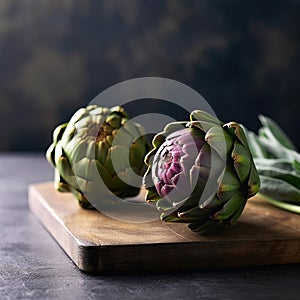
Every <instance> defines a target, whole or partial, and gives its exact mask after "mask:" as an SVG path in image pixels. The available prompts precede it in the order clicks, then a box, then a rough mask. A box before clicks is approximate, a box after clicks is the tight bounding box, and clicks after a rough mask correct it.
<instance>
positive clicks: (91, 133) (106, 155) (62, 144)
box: [46, 105, 149, 208]
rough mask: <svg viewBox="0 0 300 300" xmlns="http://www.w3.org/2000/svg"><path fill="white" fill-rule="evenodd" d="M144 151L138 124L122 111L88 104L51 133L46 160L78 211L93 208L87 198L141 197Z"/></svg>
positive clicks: (55, 180)
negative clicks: (112, 196) (74, 199)
mask: <svg viewBox="0 0 300 300" xmlns="http://www.w3.org/2000/svg"><path fill="white" fill-rule="evenodd" d="M148 150H149V144H148V142H147V140H146V138H145V135H144V130H143V128H142V126H141V125H140V124H138V123H135V122H132V121H130V120H129V119H128V115H127V113H126V112H125V110H124V109H123V108H122V107H113V108H106V107H99V106H97V105H89V106H87V107H85V108H80V109H79V110H78V111H77V112H76V113H75V114H74V115H73V116H72V117H71V119H70V121H69V122H67V123H65V124H62V125H60V126H58V127H57V128H56V129H55V130H54V133H53V143H52V144H51V145H50V147H49V148H48V150H47V153H46V157H47V159H48V161H49V162H50V163H51V164H52V165H53V166H54V167H55V179H54V184H55V188H56V189H57V190H58V191H61V192H72V193H73V194H74V195H75V197H76V198H77V200H78V202H79V204H80V205H81V206H82V207H84V208H93V207H94V206H95V205H93V203H91V201H90V200H89V199H99V200H101V201H105V199H108V198H109V197H108V196H109V194H113V195H115V196H117V197H119V198H126V197H134V196H136V195H137V194H138V193H139V191H140V187H141V185H142V176H143V174H144V173H145V171H146V168H147V167H146V165H145V163H144V156H145V154H146V153H147V152H148ZM99 176H101V179H102V181H101V182H102V183H104V186H105V188H103V185H101V184H99ZM124 179H125V180H124ZM90 197H91V198H90ZM92 202H93V201H92Z"/></svg>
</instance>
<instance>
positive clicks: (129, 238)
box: [29, 182, 300, 274]
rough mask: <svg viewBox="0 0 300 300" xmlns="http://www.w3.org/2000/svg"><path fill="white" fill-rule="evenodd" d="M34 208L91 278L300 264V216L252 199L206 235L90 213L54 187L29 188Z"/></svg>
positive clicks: (179, 227)
mask: <svg viewBox="0 0 300 300" xmlns="http://www.w3.org/2000/svg"><path fill="white" fill-rule="evenodd" d="M29 206H30V208H31V210H32V212H33V213H34V214H35V215H36V217H37V218H38V219H39V220H40V222H41V223H42V224H43V226H44V227H45V228H46V229H47V230H48V231H49V232H50V234H51V235H52V236H53V237H54V239H55V240H56V241H57V242H58V244H59V245H60V246H61V247H62V248H63V249H64V251H65V252H66V253H67V254H68V255H69V256H70V258H71V259H72V260H73V261H74V263H75V264H76V265H77V266H78V267H79V268H80V269H81V270H83V271H85V272H92V273H115V274H118V273H120V272H122V273H124V272H145V271H159V272H161V271H173V270H191V269H200V268H212V267H218V268H219V267H222V268H223V267H237V266H255V265H270V264H286V263H300V216H299V215H297V214H293V213H289V212H286V211H283V210H280V209H278V208H276V207H273V206H271V205H270V204H268V203H266V202H264V201H263V200H260V199H258V198H252V199H250V200H249V201H248V204H247V206H246V208H245V210H244V212H243V215H242V216H241V218H240V220H239V221H238V223H237V224H236V225H235V226H233V227H231V228H224V229H223V228H222V229H220V230H219V231H218V232H217V233H214V234H212V233H211V234H209V235H201V234H197V233H193V232H191V231H190V230H189V229H188V228H187V225H186V224H169V223H163V222H161V221H153V222H149V223H142V224H134V223H125V222H120V221H116V220H114V219H110V218H109V217H106V216H105V215H103V214H101V213H100V212H98V211H96V210H84V209H82V208H81V207H79V205H78V204H77V202H76V200H75V199H74V198H73V196H72V194H68V193H59V192H57V191H55V190H54V188H53V183H52V182H46V183H40V184H35V185H31V186H30V187H29Z"/></svg>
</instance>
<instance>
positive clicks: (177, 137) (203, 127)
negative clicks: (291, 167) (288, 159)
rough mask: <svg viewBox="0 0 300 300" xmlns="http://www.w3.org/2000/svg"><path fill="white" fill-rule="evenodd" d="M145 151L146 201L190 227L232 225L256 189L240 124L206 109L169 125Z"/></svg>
mask: <svg viewBox="0 0 300 300" xmlns="http://www.w3.org/2000/svg"><path fill="white" fill-rule="evenodd" d="M152 143H153V147H154V148H153V149H152V150H151V151H150V152H149V153H148V154H147V155H146V158H145V162H146V163H147V165H148V170H147V172H146V174H145V176H144V185H145V187H146V189H147V194H146V200H147V201H148V202H153V203H156V206H157V208H158V210H159V211H160V212H161V215H160V217H161V219H162V220H163V221H166V222H187V223H190V224H189V228H190V229H191V230H193V231H203V230H206V229H209V228H211V227H212V226H214V225H216V224H218V223H222V224H223V225H233V224H234V223H236V221H237V220H238V218H239V217H240V215H241V213H242V211H243V209H244V206H245V204H246V202H247V199H248V198H250V197H252V196H254V195H255V194H256V192H257V191H258V189H259V176H258V173H257V170H256V168H255V165H254V163H253V159H252V156H251V154H250V150H249V147H248V143H247V140H246V137H245V134H244V131H243V129H242V127H241V126H240V125H239V124H237V123H234V122H230V123H227V124H222V123H220V121H219V120H218V119H216V118H215V117H213V116H212V115H210V114H208V113H206V112H204V111H200V110H197V111H194V112H192V113H191V121H189V122H175V123H171V124H169V125H167V126H166V127H165V129H164V132H161V133H159V134H157V135H156V136H155V137H154V139H153V141H152Z"/></svg>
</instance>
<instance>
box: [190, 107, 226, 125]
mask: <svg viewBox="0 0 300 300" xmlns="http://www.w3.org/2000/svg"><path fill="white" fill-rule="evenodd" d="M190 119H191V121H200V122H206V123H211V124H214V125H219V126H220V125H222V122H221V121H220V120H218V119H217V118H216V117H214V116H212V115H211V114H210V113H208V112H206V111H203V110H194V111H192V112H191V115H190Z"/></svg>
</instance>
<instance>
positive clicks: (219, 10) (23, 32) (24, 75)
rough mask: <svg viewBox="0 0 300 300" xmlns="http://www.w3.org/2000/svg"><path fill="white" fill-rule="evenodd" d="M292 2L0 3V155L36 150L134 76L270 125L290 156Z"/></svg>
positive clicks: (295, 62)
mask: <svg viewBox="0 0 300 300" xmlns="http://www.w3.org/2000/svg"><path fill="white" fill-rule="evenodd" d="M299 20H300V2H299V1H298V0H293V1H292V0H290V1H289V0H270V1H269V0H260V1H240V0H203V1H201V0H200V1H199V0H197V1H196V0H195V1H183V0H157V1H143V0H103V1H101V0H39V1H37V0H26V1H24V0H0V136H1V139H0V150H1V151H45V149H46V148H47V147H48V146H49V144H50V143H51V138H52V131H53V129H54V128H55V127H56V125H58V124H59V123H62V122H65V121H67V120H68V119H69V118H70V116H71V115H72V114H73V113H74V112H75V111H76V110H77V109H78V108H79V107H80V106H85V105H87V104H88V103H89V102H90V101H91V100H92V99H93V98H94V97H95V96H96V95H97V94H98V93H100V92H101V91H103V90H104V89H106V88H108V87H110V86H111V85H114V84H116V83H118V82H120V81H123V80H127V79H131V78H135V77H144V76H159V77H167V78H171V79H175V80H177V81H180V82H183V83H185V84H187V85H189V86H190V87H192V88H194V89H195V90H196V91H198V92H199V93H200V94H202V95H203V96H204V97H205V99H206V100H207V101H208V102H209V103H210V105H211V106H212V108H213V109H214V111H215V112H216V114H217V115H218V116H219V117H220V118H221V119H222V120H223V121H231V120H235V121H238V122H242V123H243V124H244V125H246V126H247V127H248V128H251V129H252V130H257V129H258V127H259V121H258V120H257V115H258V114H259V113H263V114H265V115H268V116H270V117H271V118H273V119H274V120H276V121H277V122H278V123H279V124H280V125H281V126H282V127H283V129H284V130H285V131H286V132H287V133H288V135H289V136H290V137H291V138H292V140H293V141H294V142H295V144H296V145H297V146H298V148H300V134H299V107H300V105H299V96H300V88H299V86H300V81H299V79H300V78H299V55H298V50H299V31H300V30H299V29H300V21H299Z"/></svg>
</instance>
